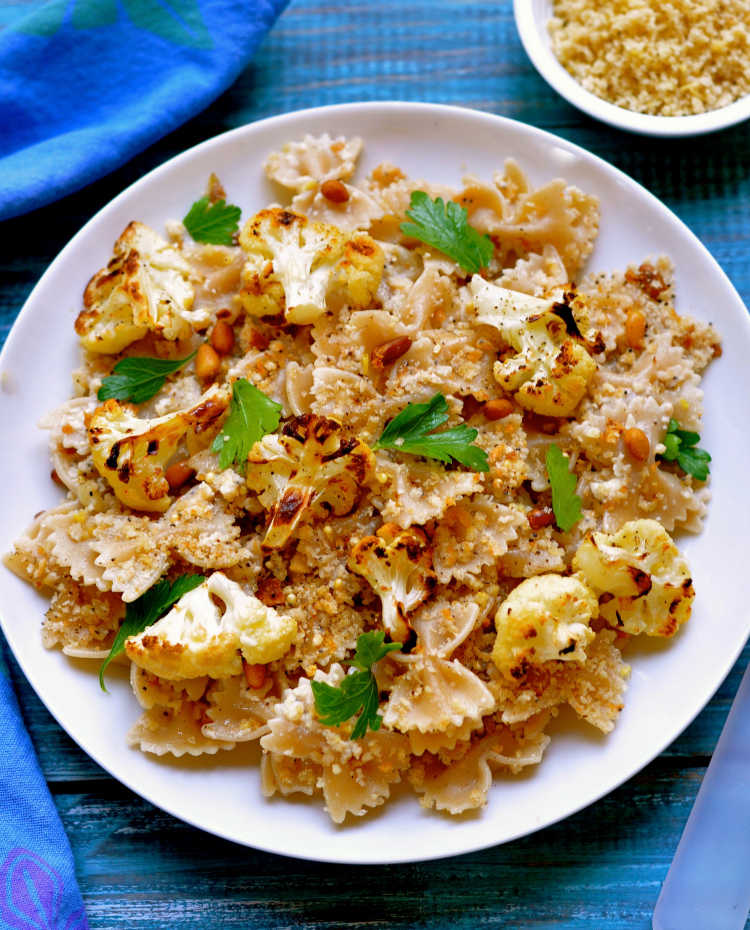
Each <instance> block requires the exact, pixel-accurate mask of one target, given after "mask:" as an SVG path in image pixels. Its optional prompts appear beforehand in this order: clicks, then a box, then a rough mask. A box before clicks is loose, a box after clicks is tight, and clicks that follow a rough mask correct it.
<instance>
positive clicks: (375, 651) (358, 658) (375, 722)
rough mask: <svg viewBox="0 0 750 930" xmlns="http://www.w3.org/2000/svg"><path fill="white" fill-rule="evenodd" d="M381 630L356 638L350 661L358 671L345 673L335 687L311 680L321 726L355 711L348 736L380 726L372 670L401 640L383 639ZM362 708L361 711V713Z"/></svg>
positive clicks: (343, 719) (338, 721) (337, 723)
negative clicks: (391, 641)
mask: <svg viewBox="0 0 750 930" xmlns="http://www.w3.org/2000/svg"><path fill="white" fill-rule="evenodd" d="M384 640H385V633H384V632H383V631H382V630H373V631H372V632H370V633H363V634H362V635H361V636H360V637H359V639H358V640H357V651H356V652H355V653H354V658H353V659H352V661H351V662H345V663H344V664H345V665H352V666H354V667H355V668H356V669H358V671H356V672H352V673H351V674H348V675H346V676H344V679H343V681H342V682H341V684H340V685H339V686H338V687H336V688H334V687H333V685H329V684H326V682H324V681H313V682H311V686H312V691H313V697H314V698H315V710H316V712H317V714H318V719H319V721H320V723H322V724H323V726H324V727H338V726H341V724H342V723H346V721H347V720H350V719H351V718H352V717H353V716H354V715H355V714H359V717H358V718H357V722H356V724H355V726H354V729H353V730H352V734H351V736H350V737H349V739H359V738H360V737H362V736H364V735H365V733H366V732H367V728H368V727H369V728H370V729H371V730H372V731H373V732H377V731H378V730H379V729H380V724H381V723H382V721H383V718H382V717H381V716H380V714H379V713H378V706H379V705H380V695H379V693H378V684H377V682H376V681H375V676H374V675H373V673H372V666H373V664H374V663H375V662H377V661H378V660H380V659H382V658H383V656H386V655H388V653H389V652H394V651H396V650H397V649H400V648H401V643H386V642H385V641H384ZM360 711H361V713H360Z"/></svg>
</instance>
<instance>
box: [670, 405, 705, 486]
mask: <svg viewBox="0 0 750 930" xmlns="http://www.w3.org/2000/svg"><path fill="white" fill-rule="evenodd" d="M700 438H701V437H700V436H699V435H698V433H693V432H691V431H690V430H686V429H680V424H679V423H678V422H677V420H675V419H674V418H672V419H671V420H670V421H669V428H668V429H667V435H666V436H665V437H664V439H663V440H662V442H663V443H664V445H665V446H666V449H665V450H664V452H662V453H661V455H660V456H659V457H660V458H663V459H666V461H667V462H674V461H675V459H676V460H677V464H678V465H679V466H680V468H681V469H682V470H683V471H684V472H685V474H687V475H692V476H693V478H696V479H697V480H698V481H705V480H706V478H708V475H709V468H708V463H709V462H710V461H711V456H710V455H709V454H708V452H706V451H705V450H704V449H699V448H698V446H697V443H698V441H699V440H700Z"/></svg>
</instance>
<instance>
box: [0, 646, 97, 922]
mask: <svg viewBox="0 0 750 930" xmlns="http://www.w3.org/2000/svg"><path fill="white" fill-rule="evenodd" d="M4 648H7V647H6V646H5V642H4V641H3V642H2V643H0V746H2V752H0V927H3V928H7V930H88V926H89V925H88V921H87V920H86V912H85V910H84V908H83V901H82V900H81V893H80V891H79V890H78V885H77V884H76V878H75V873H74V871H73V856H72V854H71V851H70V844H69V843H68V838H67V837H66V835H65V831H64V830H63V826H62V823H61V822H60V818H59V816H58V814H57V808H56V807H55V805H54V802H53V800H52V796H51V795H50V793H49V789H48V788H47V783H46V782H45V780H44V776H43V775H42V772H41V769H40V768H39V763H38V761H37V758H36V753H35V752H34V747H33V746H32V745H31V740H30V739H29V734H28V733H27V732H26V728H25V727H24V725H23V721H22V719H21V713H20V711H19V708H18V702H17V700H16V695H15V693H14V691H13V684H12V682H11V680H10V676H9V674H8V667H7V665H6V662H5V658H4V656H3V649H4Z"/></svg>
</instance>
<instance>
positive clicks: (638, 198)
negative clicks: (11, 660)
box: [0, 103, 750, 863]
mask: <svg viewBox="0 0 750 930" xmlns="http://www.w3.org/2000/svg"><path fill="white" fill-rule="evenodd" d="M324 131H328V132H329V133H331V134H333V135H335V134H339V133H342V134H344V135H346V136H353V135H361V136H362V137H363V138H364V139H365V151H364V156H363V158H362V161H361V163H360V167H359V172H358V176H362V175H364V173H365V172H366V171H368V170H370V169H371V168H373V167H374V166H375V165H377V164H378V163H379V162H381V161H383V160H386V159H387V160H389V161H392V162H393V163H394V164H396V165H398V166H399V167H401V168H402V169H403V170H404V171H406V172H408V174H409V175H411V176H414V177H424V178H427V179H430V180H433V181H436V182H437V181H439V182H446V183H449V184H454V185H459V183H460V180H461V176H462V173H464V172H474V173H476V174H478V175H480V176H481V177H483V178H486V179H488V180H489V179H491V177H492V172H493V171H495V170H497V169H498V168H501V167H502V165H503V160H504V159H505V158H508V157H513V158H516V159H517V160H518V161H519V162H520V163H521V164H522V166H523V167H524V169H525V170H526V171H527V172H528V174H529V176H530V178H531V180H532V181H533V182H534V183H537V184H538V183H542V182H545V181H547V180H549V179H550V178H553V177H559V176H562V177H564V178H566V179H567V180H568V181H569V182H571V183H573V184H576V185H578V186H579V187H580V188H582V189H583V190H585V191H589V192H592V193H595V194H598V195H599V197H600V198H601V233H600V236H599V239H598V240H597V244H596V248H595V250H594V253H593V255H592V257H591V259H590V260H589V264H588V268H589V270H594V269H596V270H599V269H602V270H611V269H613V268H616V267H619V268H623V267H624V266H625V265H626V263H627V262H631V261H637V262H639V261H641V260H642V259H643V258H644V257H645V256H647V255H649V254H659V253H667V254H668V255H670V256H671V257H672V258H673V260H674V261H675V262H676V265H677V282H678V283H677V307H678V310H679V311H680V312H681V313H692V314H694V315H695V316H697V317H699V318H701V319H710V320H712V321H713V322H715V323H716V324H717V325H718V326H719V328H720V330H721V331H722V333H723V335H724V340H725V342H724V345H725V352H724V356H723V357H722V358H721V359H719V360H718V361H716V362H714V363H712V364H711V365H710V366H709V370H708V373H707V376H706V377H705V379H704V382H703V386H704V388H705V391H706V403H705V416H704V420H705V427H704V430H703V434H702V443H701V445H702V446H703V447H705V448H706V449H708V450H709V451H710V452H711V454H712V455H713V463H712V475H713V479H712V488H713V491H714V500H713V502H712V504H711V512H710V515H709V518H708V520H707V521H706V527H705V530H704V532H703V534H702V535H700V536H697V537H684V538H683V539H682V540H681V543H680V544H681V545H682V547H683V548H684V550H685V552H686V554H687V556H688V558H689V560H690V564H691V566H692V568H693V571H694V579H695V589H696V591H697V598H696V602H695V610H694V613H693V617H692V619H691V620H690V622H689V623H688V624H687V626H686V627H685V628H683V630H681V631H680V633H679V634H678V635H677V636H676V637H675V639H674V640H673V641H671V642H658V643H655V642H649V643H643V644H642V643H634V644H633V645H632V648H631V649H630V651H629V661H632V665H633V674H632V678H631V683H630V688H629V690H628V692H627V693H626V696H625V697H626V706H625V710H624V711H623V713H622V714H621V716H620V719H619V721H618V723H617V725H616V727H615V730H614V732H613V733H612V734H611V735H609V736H608V737H604V736H602V735H601V734H600V733H599V732H598V731H597V730H594V729H593V728H592V727H590V726H588V725H587V724H584V723H579V722H578V721H577V720H576V719H575V717H574V715H573V714H572V712H571V713H567V712H566V713H563V714H561V717H560V718H559V720H558V721H556V723H555V725H554V727H553V730H552V734H553V739H552V743H551V745H550V747H549V749H548V750H547V754H546V756H545V758H544V761H543V762H542V764H541V765H540V766H536V767H535V768H534V769H533V771H530V772H528V773H527V774H525V775H522V776H520V777H514V776H502V777H499V778H496V780H495V783H494V784H493V786H492V789H491V790H490V794H489V803H488V805H487V807H486V808H485V809H484V810H482V811H478V812H475V813H473V814H471V815H465V816H461V817H455V818H454V817H450V816H448V815H447V814H446V815H444V814H439V813H435V812H434V811H432V812H428V811H424V810H422V809H421V808H420V806H419V804H418V803H417V799H416V797H415V796H414V795H413V794H412V793H411V792H410V791H408V790H406V791H399V792H398V793H397V794H396V797H395V798H394V799H392V800H391V801H390V802H387V803H386V805H385V806H384V807H381V808H378V809H377V810H375V811H373V812H371V813H369V814H368V815H367V816H366V817H363V818H361V819H355V818H351V817H349V818H347V822H346V824H345V825H343V826H340V827H337V826H335V825H333V824H332V823H331V821H330V820H329V818H328V815H327V814H326V813H325V812H324V810H323V804H322V802H321V801H320V800H316V801H314V802H308V801H307V800H306V799H302V800H284V799H281V798H279V797H276V798H274V799H272V800H266V799H264V798H263V797H262V795H261V792H260V786H259V773H258V767H257V757H258V750H257V748H248V747H247V745H245V747H242V746H240V747H239V748H238V749H236V750H234V751H232V752H224V751H221V752H219V753H218V754H217V755H215V756H203V757H201V758H198V759H189V758H183V759H179V760H175V759H165V758H161V759H158V758H156V757H154V756H150V755H145V754H143V753H141V752H140V751H138V750H133V749H129V748H128V747H127V746H126V745H125V733H126V731H127V730H128V728H129V727H130V726H131V724H132V723H133V721H134V720H135V719H136V718H137V717H138V715H139V713H140V707H139V706H138V704H137V703H136V701H135V698H134V697H133V694H132V692H131V690H130V686H129V684H128V682H127V680H126V677H125V674H124V670H113V672H112V674H111V675H110V676H109V688H110V691H111V695H110V696H107V695H106V694H103V693H102V692H101V691H100V690H99V683H98V680H97V674H96V672H97V670H98V669H97V666H96V663H89V665H88V666H87V665H86V663H85V662H83V661H77V662H76V661H72V660H70V659H68V658H66V657H65V656H63V655H62V654H61V653H60V652H59V651H58V650H53V651H46V650H45V649H43V648H42V644H41V641H40V635H39V627H40V622H41V619H42V616H43V614H44V612H45V610H46V609H47V602H46V600H45V599H44V598H42V597H40V596H39V595H38V594H37V593H36V592H35V591H34V590H33V589H32V588H31V587H30V586H27V585H26V584H25V583H23V582H22V581H20V580H19V579H18V578H16V577H15V575H12V574H11V573H10V572H8V571H6V570H5V569H0V614H1V615H2V624H3V629H4V631H5V635H6V636H7V638H8V641H9V643H10V645H11V648H12V649H13V651H14V653H15V655H16V657H17V659H18V661H19V663H20V665H21V667H22V668H23V671H24V673H25V674H26V676H27V677H28V679H29V681H30V682H31V684H32V685H33V687H34V688H35V689H36V691H37V693H38V694H39V696H40V697H41V699H42V700H43V701H44V703H45V704H46V705H47V707H48V708H49V710H50V711H51V712H52V714H53V715H54V716H55V717H56V718H57V720H58V721H59V723H60V724H61V725H62V726H63V727H64V729H65V730H67V732H68V733H69V734H70V735H71V736H72V737H73V739H74V740H75V741H76V742H77V743H78V744H79V745H80V746H81V747H82V748H83V749H84V750H85V751H86V752H88V753H89V754H90V755H91V756H92V757H93V758H94V759H95V760H96V761H97V762H98V763H99V764H100V765H102V766H103V767H104V768H105V769H107V771H109V772H111V774H112V775H114V776H115V777H116V778H118V779H119V780H120V781H121V782H123V783H124V784H126V785H128V786H129V787H130V788H131V789H132V790H133V791H135V792H137V793H138V794H139V795H141V796H142V797H144V798H146V799H147V800H149V801H151V802H152V803H153V804H156V805H157V806H158V807H161V808H163V809H164V810H166V811H169V812H171V813H172V814H174V815H175V816H177V817H179V818H181V819H182V820H185V821H187V822H189V823H192V824H194V825H196V826H198V827H200V828H202V829H204V830H207V831H209V832H211V833H215V834H217V835H219V836H223V837H226V838H228V839H231V840H234V841H236V842H238V843H243V844H246V845H249V846H254V847H257V848H259V849H265V850H268V851H271V852H276V853H283V854H286V855H290V856H298V857H300V858H305V859H315V860H324V861H334V862H347V863H353V862H354V863H357V862H358V863H388V862H406V861H415V860H420V859H432V858H437V857H441V856H448V855H453V854H456V853H463V852H469V851H472V850H476V849H481V848H483V847H487V846H492V845H494V844H496V843H502V842H506V841H508V840H512V839H514V838H515V837H519V836H523V835H525V834H527V833H530V832H532V831H534V830H538V829H539V828H540V827H544V826H546V825H547V824H551V823H554V822H555V821H557V820H560V819H561V818H563V817H567V816H568V815H569V814H571V813H573V812H574V811H577V810H579V809H580V808H582V807H585V806H586V805H587V804H591V802H592V801H595V800H596V799H597V798H600V797H601V796H602V795H604V794H606V793H607V792H609V791H611V790H612V789H613V788H615V787H617V786H618V785H619V784H621V783H622V782H623V781H625V780H626V779H627V778H629V777H630V776H631V775H633V774H634V773H635V772H637V771H638V770H639V769H641V768H642V767H643V766H644V765H645V764H646V763H647V762H649V761H650V760H651V759H653V758H654V756H656V755H658V754H659V753H660V752H661V751H662V750H663V749H664V748H665V747H666V746H667V745H669V743H670V742H672V740H673V739H674V738H675V737H676V736H677V735H678V734H679V733H680V732H681V731H682V730H683V729H684V728H685V727H686V726H687V725H688V723H690V721H691V720H692V719H693V717H695V715H696V714H697V713H698V712H699V711H700V710H701V708H702V707H703V706H704V705H705V704H706V702H707V701H708V700H709V698H710V697H711V695H712V694H713V693H714V691H715V690H716V688H717V687H718V686H719V684H720V683H721V681H722V680H723V678H724V677H725V676H726V674H727V673H728V671H729V670H730V668H731V667H732V664H733V663H734V661H735V659H736V657H737V655H738V654H739V652H740V650H741V649H742V646H743V643H744V642H745V638H746V636H747V634H748V609H747V606H746V605H747V597H746V592H745V588H744V581H745V578H746V574H747V566H746V559H747V556H746V554H747V552H748V551H750V520H748V519H747V517H748V506H747V490H746V489H747V462H748V461H750V449H749V448H748V436H750V406H749V405H748V400H747V399H748V398H749V397H750V365H748V364H747V359H748V358H749V357H750V320H748V316H747V312H746V310H745V308H744V306H743V304H742V302H741V300H740V298H739V296H738V295H737V293H736V292H735V290H734V288H733V287H732V285H731V284H730V283H729V281H728V279H727V278H726V276H725V275H724V273H723V272H722V271H721V269H720V268H719V266H718V265H717V264H716V262H715V261H714V260H713V259H712V258H711V256H710V255H709V254H708V252H707V251H706V249H705V248H704V247H703V246H702V245H701V244H700V242H699V241H698V240H697V238H696V237H695V236H694V235H693V234H692V233H691V232H690V231H689V230H688V229H687V228H686V227H685V226H684V225H683V224H682V223H681V222H680V220H678V219H677V218H676V217H675V216H674V215H673V214H672V213H670V211H669V210H668V209H667V208H666V207H665V206H663V205H662V204H661V203H659V202H658V201H657V200H656V199H655V198H654V197H652V196H651V195H650V194H649V193H647V192H646V191H645V190H644V189H643V188H641V187H639V186H638V185H637V184H636V183H635V182H633V181H632V180H630V179H629V178H627V177H626V176H625V175H623V174H621V173H620V172H619V171H616V170H615V169H614V168H612V167H611V166H610V165H608V164H606V163H605V162H603V161H600V160H599V159H598V158H595V157H594V156H593V155H590V154H588V153H587V152H585V151H583V150H582V149H580V148H577V147H576V146H574V145H571V144H570V143H569V142H565V141H564V140H562V139H558V138H556V137H555V136H552V135H549V134H548V133H545V132H542V131H540V130H538V129H533V128H531V127H529V126H526V125H523V124H521V123H515V122H512V121H511V120H507V119H501V118H499V117H496V116H491V115H488V114H486V113H479V112H475V111H472V110H464V109H457V108H452V107H442V106H433V105H427V104H413V103H372V104H347V105H345V106H334V107H324V108H321V109H317V110H307V111H303V112H299V113H291V114H288V115H286V116H279V117H275V118H273V119H268V120H264V121H262V122H258V123H254V124H252V125H249V126H244V127H242V128H241V129H236V130H234V131H233V132H229V133H226V134H225V135H222V136H218V137H217V138H215V139H212V140H210V141H208V142H205V143H203V144H202V145H199V146H198V147H197V148H195V149H192V150H191V151H189V152H185V153H184V154H182V155H180V156H178V157H177V158H175V159H173V160H172V161H170V162H168V163H167V164H165V165H163V166H162V167H160V168H158V169H156V170H155V171H153V172H152V173H151V174H149V175H147V176H146V177H144V178H142V179H141V180H140V181H138V182H137V183H136V184H134V185H133V186H132V187H131V188H129V189H128V190H126V191H125V192H124V193H122V194H121V195H120V196H119V197H117V198H116V199H115V200H114V201H113V202H112V203H111V204H109V206H107V207H105V209H104V210H102V211H101V213H99V214H98V215H97V216H95V217H94V218H93V219H92V220H91V221H90V222H89V223H88V224H87V225H86V226H85V227H84V228H83V229H82V230H81V232H80V233H78V235H77V236H76V237H75V238H74V239H73V240H72V241H71V242H70V243H69V244H68V245H67V246H66V248H65V249H64V250H63V251H62V253H61V254H60V255H59V256H58V258H57V259H56V260H55V261H54V262H53V263H52V265H51V266H50V268H49V269H48V271H47V272H46V274H45V275H44V277H43V278H42V280H41V281H40V282H39V284H38V285H37V287H36V288H35V289H34V291H33V293H32V295H31V296H30V298H29V300H28V302H27V304H26V306H25V307H24V309H23V311H22V313H21V315H20V316H19V318H18V321H17V323H16V324H15V326H14V327H13V330H12V332H11V334H10V336H9V338H8V342H7V344H6V346H5V349H4V351H3V353H2V356H0V370H1V371H2V375H1V378H0V384H1V385H2V390H0V423H1V424H2V440H3V441H2V443H1V444H0V467H1V469H2V475H3V483H2V492H1V494H2V497H1V499H0V548H1V549H2V550H3V551H7V550H8V549H10V548H11V546H12V544H13V540H14V538H15V537H16V536H18V535H19V534H20V533H21V532H22V531H23V530H24V528H25V527H26V526H27V525H28V524H29V523H30V522H31V520H32V518H33V516H34V514H35V513H36V512H37V511H39V510H42V509H44V508H47V507H50V506H52V505H54V504H56V503H58V501H59V499H60V494H59V490H58V489H57V488H56V487H55V485H53V483H52V482H51V481H50V477H49V474H50V464H49V459H48V456H47V441H46V434H45V433H43V432H42V431H40V430H38V429H37V428H36V426H35V424H36V422H37V420H38V419H39V417H40V416H41V415H42V414H43V413H45V411H47V410H48V409H49V408H51V407H52V406H54V405H56V404H58V403H61V402H62V401H63V400H65V399H66V398H67V397H68V396H69V395H70V393H71V380H70V372H71V370H72V369H73V368H74V367H76V365H77V358H78V347H77V342H76V337H75V333H74V331H73V321H74V319H75V316H76V313H77V311H78V309H79V307H80V305H81V295H82V292H83V289H84V286H85V284H86V282H87V281H88V279H89V277H90V275H91V274H92V273H94V272H95V271H97V270H98V269H99V268H101V267H102V266H103V265H104V264H106V262H107V260H108V258H109V256H110V252H111V248H112V244H113V243H114V241H115V239H116V238H117V236H118V235H119V233H121V232H122V230H123V229H124V228H125V226H126V225H127V224H128V223H129V222H130V221H131V220H135V219H137V220H141V221H143V222H145V223H148V224H149V225H151V226H153V227H154V228H155V229H157V230H160V231H161V230H163V228H164V223H165V221H166V220H168V219H170V218H179V217H182V216H184V215H185V213H186V212H187V210H188V208H189V206H190V204H191V203H192V202H193V200H195V199H196V198H197V197H198V196H200V195H201V194H202V192H203V190H204V187H205V184H206V179H207V177H208V175H209V173H210V172H212V171H214V172H216V173H217V174H218V176H219V177H220V178H221V180H222V182H223V184H224V186H225V188H226V190H227V193H228V199H229V201H230V202H232V203H236V204H239V205H240V206H241V207H242V211H243V219H244V220H246V219H247V218H248V217H250V216H251V215H252V214H253V212H255V211H257V210H258V209H260V208H262V207H264V206H266V205H267V204H268V203H269V202H271V201H272V200H274V199H275V198H276V197H278V192H277V191H274V190H272V188H271V186H270V185H269V183H268V182H267V181H266V179H265V177H264V175H263V171H262V170H261V161H262V160H263V158H264V157H265V155H266V154H267V153H268V152H269V151H271V150H272V149H278V148H279V147H280V146H281V145H282V144H283V143H284V142H287V141H289V140H295V139H300V138H301V137H302V135H303V134H304V133H308V132H309V133H312V134H314V135H317V134H320V133H322V132H324Z"/></svg>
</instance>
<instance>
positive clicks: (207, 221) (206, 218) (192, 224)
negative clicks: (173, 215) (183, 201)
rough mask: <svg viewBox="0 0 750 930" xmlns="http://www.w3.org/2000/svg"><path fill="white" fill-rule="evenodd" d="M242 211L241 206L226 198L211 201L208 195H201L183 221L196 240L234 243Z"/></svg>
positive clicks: (211, 242) (220, 243)
mask: <svg viewBox="0 0 750 930" xmlns="http://www.w3.org/2000/svg"><path fill="white" fill-rule="evenodd" d="M241 213H242V210H240V208H239V207H235V206H233V205H232V204H228V203H226V201H224V200H217V201H216V203H211V201H210V200H209V199H208V197H201V198H200V200H196V201H195V203H194V204H193V205H192V207H191V208H190V210H189V211H188V214H187V216H186V217H185V218H184V219H183V221H182V222H183V223H184V224H185V229H187V231H188V232H189V233H190V235H191V236H192V237H193V239H194V240H195V241H196V242H205V243H208V244H209V245H234V239H233V238H232V237H233V235H234V233H236V232H237V230H238V229H239V228H240V215H241Z"/></svg>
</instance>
